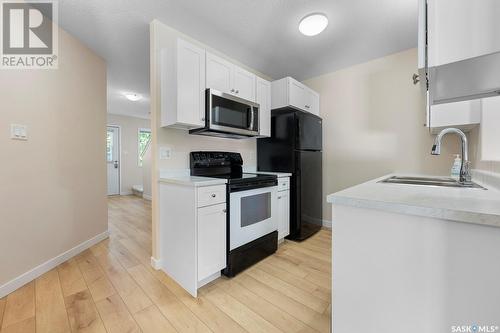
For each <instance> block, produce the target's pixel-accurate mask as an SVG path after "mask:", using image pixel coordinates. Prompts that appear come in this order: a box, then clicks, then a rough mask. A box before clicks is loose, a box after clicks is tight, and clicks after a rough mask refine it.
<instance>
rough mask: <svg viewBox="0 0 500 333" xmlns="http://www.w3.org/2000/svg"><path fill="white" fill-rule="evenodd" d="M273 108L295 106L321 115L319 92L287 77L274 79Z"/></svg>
mask: <svg viewBox="0 0 500 333" xmlns="http://www.w3.org/2000/svg"><path fill="white" fill-rule="evenodd" d="M271 86H272V92H271V96H272V98H271V108H272V109H280V108H283V107H288V106H291V107H294V108H296V109H299V110H304V111H307V112H310V113H313V114H315V115H317V116H319V94H318V93H317V92H315V91H314V90H312V89H310V88H309V87H307V86H306V85H304V84H302V83H300V82H299V81H297V80H295V79H293V78H291V77H285V78H283V79H281V80H277V81H273V82H272V84H271Z"/></svg>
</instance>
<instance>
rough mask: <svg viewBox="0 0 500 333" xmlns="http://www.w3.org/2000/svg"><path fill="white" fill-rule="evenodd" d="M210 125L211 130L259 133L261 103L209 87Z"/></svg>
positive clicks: (254, 134) (249, 134)
mask: <svg viewBox="0 0 500 333" xmlns="http://www.w3.org/2000/svg"><path fill="white" fill-rule="evenodd" d="M206 94H207V103H206V107H207V112H206V117H207V119H208V126H209V128H210V129H211V130H215V131H220V132H227V133H234V134H241V135H247V136H256V135H259V104H257V103H253V102H250V101H247V100H244V99H242V98H239V97H236V96H232V95H229V94H226V93H223V92H220V91H217V90H214V89H207V91H206Z"/></svg>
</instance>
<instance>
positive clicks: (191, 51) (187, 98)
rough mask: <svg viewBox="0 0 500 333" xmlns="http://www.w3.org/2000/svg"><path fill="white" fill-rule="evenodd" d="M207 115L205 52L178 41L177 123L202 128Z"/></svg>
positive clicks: (180, 40)
mask: <svg viewBox="0 0 500 333" xmlns="http://www.w3.org/2000/svg"><path fill="white" fill-rule="evenodd" d="M204 114H205V50H204V49H202V48H199V47H197V46H195V45H193V44H191V43H188V42H186V41H185V40H182V39H178V40H177V122H179V123H183V124H185V125H192V126H193V127H201V126H203V124H204V122H203V120H202V118H203V117H204Z"/></svg>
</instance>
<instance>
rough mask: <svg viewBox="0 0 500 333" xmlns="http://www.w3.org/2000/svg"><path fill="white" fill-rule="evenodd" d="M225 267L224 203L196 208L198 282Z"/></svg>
mask: <svg viewBox="0 0 500 333" xmlns="http://www.w3.org/2000/svg"><path fill="white" fill-rule="evenodd" d="M224 267H226V204H225V203H222V204H218V205H213V206H208V207H203V208H198V283H200V282H203V280H205V279H206V278H209V277H210V276H211V275H213V274H214V273H217V272H220V271H221V270H222V269H223V268H224Z"/></svg>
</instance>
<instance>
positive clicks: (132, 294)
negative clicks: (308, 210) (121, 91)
mask: <svg viewBox="0 0 500 333" xmlns="http://www.w3.org/2000/svg"><path fill="white" fill-rule="evenodd" d="M109 229H110V237H109V239H107V240H104V241H102V242H101V243H99V244H97V245H95V246H93V247H92V248H91V249H89V250H86V251H84V252H83V253H81V254H80V255H78V256H77V257H75V258H73V259H71V260H69V261H67V262H65V263H63V264H61V265H60V266H58V267H57V268H55V269H53V270H52V271H50V272H48V273H46V274H44V275H42V276H41V277H39V278H38V279H36V280H35V281H33V282H31V283H29V284H27V285H25V286H24V287H22V288H20V289H18V290H17V291H15V292H13V293H12V294H10V295H8V296H6V297H4V298H3V299H0V327H1V330H0V331H1V333H11V332H23V333H24V332H27V333H28V332H37V333H45V332H47V333H58V332H110V333H112V332H113V333H114V332H117V333H126V332H158V333H160V332H228V333H237V332H266V333H268V332H287V333H288V332H329V331H330V318H331V238H332V237H331V232H330V231H327V230H322V231H321V232H319V233H318V234H316V235H315V236H313V237H311V238H310V239H308V240H306V241H304V242H302V243H294V242H288V241H286V242H285V243H284V244H283V245H281V246H280V248H279V250H278V252H277V253H276V254H275V255H273V256H271V257H269V258H267V259H265V260H263V261H262V262H260V263H258V264H256V265H255V266H253V267H252V268H250V269H248V270H246V271H245V272H243V273H241V274H239V275H238V276H236V277H235V278H233V279H226V278H220V279H217V280H216V281H214V282H212V283H210V284H209V285H207V286H205V287H203V288H202V289H201V290H200V297H198V298H197V299H195V298H192V297H191V296H190V295H189V294H188V293H187V292H185V291H184V290H183V289H182V288H181V287H179V286H178V285H177V284H176V283H175V282H174V281H173V280H171V279H170V278H169V277H168V276H167V275H165V274H164V273H163V272H161V271H155V270H154V269H152V268H151V266H150V257H151V206H150V204H149V202H147V201H144V200H142V199H139V198H137V197H133V196H125V197H112V198H109Z"/></svg>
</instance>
